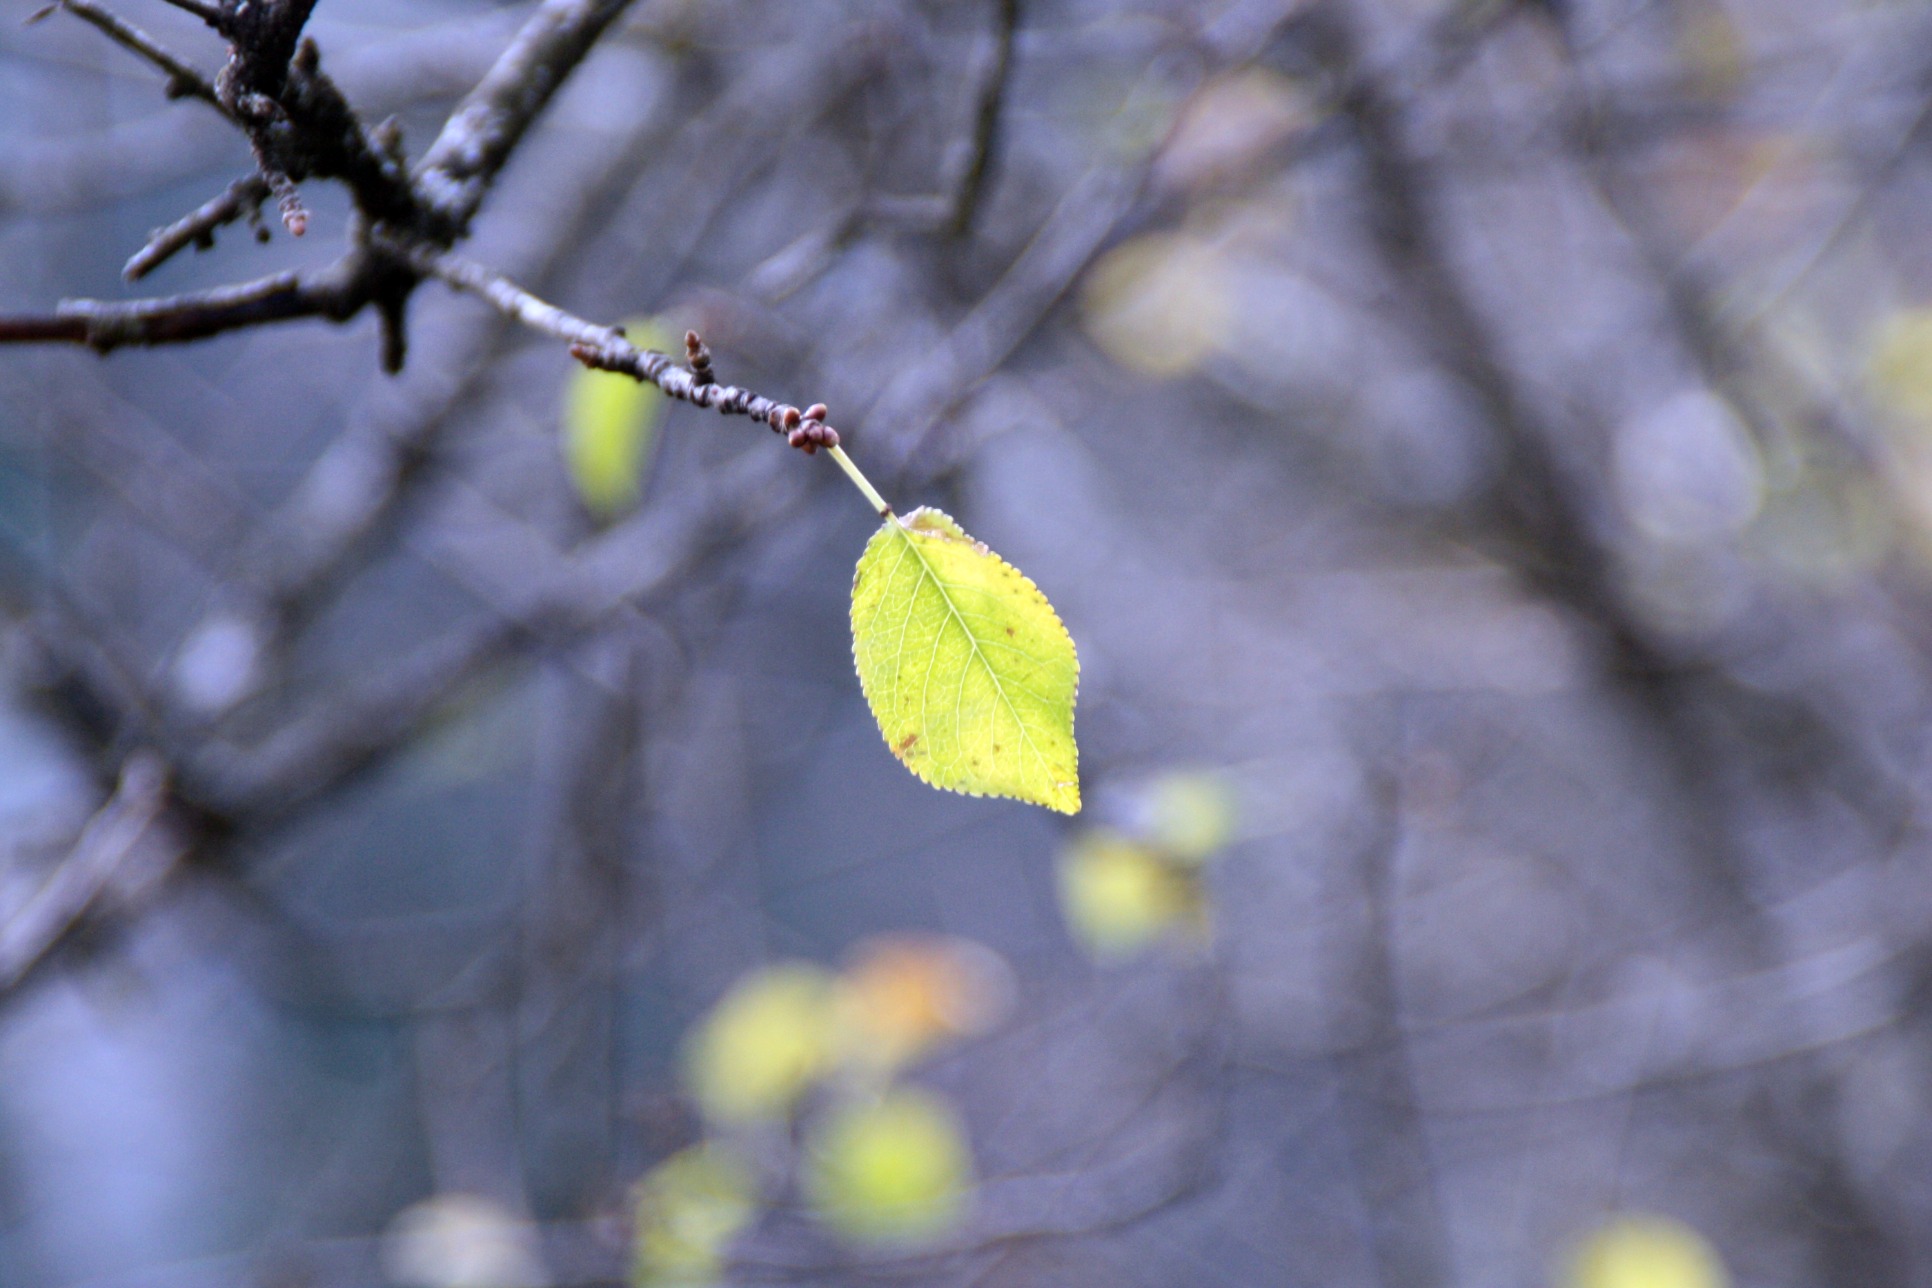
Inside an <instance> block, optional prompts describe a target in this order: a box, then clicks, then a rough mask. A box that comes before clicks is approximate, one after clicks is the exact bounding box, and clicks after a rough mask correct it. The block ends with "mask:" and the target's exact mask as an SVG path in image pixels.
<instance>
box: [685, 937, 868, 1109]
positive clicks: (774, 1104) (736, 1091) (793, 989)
mask: <svg viewBox="0 0 1932 1288" xmlns="http://www.w3.org/2000/svg"><path fill="white" fill-rule="evenodd" d="M834 1019H835V1011H834V991H833V984H832V978H831V976H830V975H828V974H827V973H826V972H825V971H822V970H820V969H818V968H817V967H815V966H810V965H807V964H805V963H802V962H787V963H784V964H781V965H777V966H768V967H766V968H764V969H762V970H759V971H754V972H753V973H752V974H750V975H748V976H746V977H745V978H744V979H743V980H740V981H739V982H738V984H737V985H736V986H735V987H734V988H733V989H732V990H731V992H730V993H728V994H726V996H725V998H724V1000H723V1001H721V1002H719V1003H718V1005H717V1007H716V1009H714V1010H713V1011H712V1012H711V1014H710V1015H709V1016H707V1017H706V1018H705V1021H704V1023H703V1024H702V1025H701V1026H700V1027H699V1028H698V1029H697V1031H696V1032H695V1033H693V1034H692V1035H691V1037H690V1038H689V1039H688V1040H687V1044H686V1047H685V1060H684V1070H685V1081H686V1083H687V1085H688V1086H689V1087H690V1089H691V1093H692V1095H693V1096H695V1097H696V1098H697V1102H698V1104H699V1105H700V1106H701V1107H702V1108H703V1110H704V1112H705V1115H706V1117H708V1118H711V1119H713V1120H714V1121H716V1122H719V1123H727V1124H729V1123H746V1122H755V1121H757V1120H760V1119H766V1118H775V1117H779V1116H781V1115H783V1114H785V1113H786V1112H788V1111H789V1110H790V1109H791V1107H792V1104H793V1102H794V1101H796V1100H797V1099H798V1097H799V1095H800V1094H801V1093H802V1092H804V1090H805V1089H806V1088H807V1087H808V1086H810V1085H811V1084H812V1083H813V1082H814V1081H815V1080H816V1079H817V1078H818V1077H819V1076H820V1075H821V1074H823V1073H824V1072H825V1070H826V1068H827V1067H828V1064H829V1062H830V1060H831V1058H832V1055H833V1051H834V1039H833V1024H834Z"/></svg>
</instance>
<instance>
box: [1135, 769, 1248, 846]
mask: <svg viewBox="0 0 1932 1288" xmlns="http://www.w3.org/2000/svg"><path fill="white" fill-rule="evenodd" d="M1147 814H1148V818H1147V836H1148V839H1149V840H1151V841H1152V842H1153V843H1154V844H1155V845H1156V846H1158V847H1159V848H1160V849H1161V850H1162V851H1164V852H1165V853H1167V854H1168V855H1171V856H1172V857H1174V858H1176V859H1179V860H1180V861H1182V862H1184V863H1199V862H1201V861H1202V860H1203V859H1205V858H1207V857H1208V856H1209V855H1210V854H1213V853H1214V852H1215V851H1216V850H1218V849H1220V848H1222V847H1223V846H1225V845H1226V844H1227V843H1228V840H1229V838H1230V837H1231V836H1232V835H1233V833H1234V793H1233V792H1232V791H1231V790H1230V789H1229V788H1228V785H1227V783H1226V782H1224V781H1223V780H1222V779H1220V778H1217V777H1215V776H1214V775H1213V774H1169V775H1167V776H1166V777H1165V778H1162V779H1160V780H1158V781H1157V782H1155V783H1154V785H1153V786H1152V788H1150V789H1149V791H1148V794H1147Z"/></svg>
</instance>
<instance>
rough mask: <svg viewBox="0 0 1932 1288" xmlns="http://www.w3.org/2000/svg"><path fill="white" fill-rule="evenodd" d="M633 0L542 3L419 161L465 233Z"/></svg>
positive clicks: (437, 204) (431, 196)
mask: <svg viewBox="0 0 1932 1288" xmlns="http://www.w3.org/2000/svg"><path fill="white" fill-rule="evenodd" d="M629 4H630V0H544V2H543V4H542V5H540V6H539V7H538V9H537V12H536V13H535V14H534V15H532V17H531V19H530V21H529V22H527V23H525V24H524V25H523V29H522V30H521V31H519V32H518V33H517V36H516V39H515V40H513V41H512V42H510V47H509V48H508V49H506V50H504V51H503V55H502V57H500V58H498V59H497V61H496V65H495V66H494V67H492V68H490V71H489V74H488V75H486V76H484V78H483V79H482V80H481V81H480V82H479V83H478V84H477V86H476V88H475V89H473V90H471V91H470V93H469V95H468V96H467V97H465V98H464V99H463V101H462V102H461V103H460V104H458V105H457V108H456V110H455V111H454V112H453V113H451V114H450V118H449V120H448V121H447V122H446V123H445V124H444V126H443V131H442V133H441V134H439V135H438V136H437V138H436V141H435V142H434V143H433V144H431V145H430V148H429V151H428V152H426V153H425V154H424V155H423V158H422V160H421V161H420V162H418V163H417V166H416V171H415V175H414V179H415V185H416V190H417V192H418V193H419V194H421V196H422V199H423V200H424V202H425V203H426V204H427V205H429V206H430V208H431V209H432V210H434V211H435V213H436V214H437V216H438V217H439V218H440V219H441V220H442V221H443V223H444V224H445V226H446V227H445V231H446V232H447V233H448V234H449V236H450V237H451V239H452V240H453V239H454V237H456V236H460V235H461V233H462V232H463V231H464V230H465V229H467V227H468V226H469V221H470V218H471V217H472V216H473V215H475V214H476V208H477V206H478V205H480V204H481V203H482V201H483V194H484V193H485V192H486V191H487V190H488V189H489V186H490V183H491V181H492V180H493V179H495V178H496V174H497V171H499V170H501V169H502V168H503V163H504V162H506V161H508V160H509V159H510V153H511V151H512V150H513V149H514V148H515V147H516V145H517V142H518V140H520V139H521V138H522V137H523V132H524V131H525V130H526V129H528V128H529V127H530V123H531V122H532V121H534V120H535V119H536V117H537V114H538V113H539V112H541V111H543V109H544V106H545V105H546V104H547V103H549V101H550V96H551V95H552V94H554V93H556V91H557V88H558V86H560V85H562V84H563V82H564V80H565V78H567V77H568V76H569V75H570V72H571V70H572V69H573V68H575V67H576V65H577V64H578V63H579V62H581V61H582V60H583V57H584V55H585V54H587V53H589V52H590V48H591V46H592V44H594V43H595V42H596V40H597V37H598V36H600V35H601V34H603V31H604V28H606V27H608V26H609V25H610V24H611V22H612V20H613V19H615V18H616V17H617V15H618V14H620V13H622V12H623V11H624V9H625V8H626V7H627V6H628V5H629Z"/></svg>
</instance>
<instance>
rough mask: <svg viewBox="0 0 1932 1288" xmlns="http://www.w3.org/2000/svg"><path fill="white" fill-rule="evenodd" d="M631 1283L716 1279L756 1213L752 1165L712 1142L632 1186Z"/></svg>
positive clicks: (661, 1287) (639, 1286)
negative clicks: (735, 1241)
mask: <svg viewBox="0 0 1932 1288" xmlns="http://www.w3.org/2000/svg"><path fill="white" fill-rule="evenodd" d="M635 1196H636V1208H635V1222H636V1225H635V1228H636V1234H635V1236H634V1237H635V1249H634V1260H633V1262H632V1267H631V1283H632V1284H633V1285H634V1288H673V1286H674V1285H675V1286H676V1288H703V1286H704V1285H709V1284H714V1283H717V1282H718V1280H719V1279H720V1278H721V1277H722V1273H721V1272H722V1270H723V1268H724V1253H725V1249H726V1247H727V1246H728V1245H729V1244H730V1243H731V1241H732V1240H733V1239H734V1238H736V1237H737V1236H738V1234H739V1232H740V1231H742V1230H743V1229H744V1228H745V1227H746V1226H748V1225H750V1224H751V1221H752V1218H753V1217H754V1216H756V1215H757V1212H758V1182H757V1178H756V1177H755V1176H753V1175H752V1171H751V1168H750V1167H749V1166H748V1165H746V1163H745V1162H744V1161H743V1160H742V1159H740V1158H738V1157H737V1155H735V1154H733V1153H732V1152H731V1151H730V1150H729V1149H727V1148H725V1147H724V1146H722V1145H718V1144H703V1145H693V1146H691V1147H690V1148H689V1149H683V1150H679V1151H678V1152H677V1153H675V1154H673V1155H671V1156H670V1157H669V1158H667V1159H665V1160H664V1161H663V1162H661V1163H659V1164H658V1165H657V1166H656V1167H654V1168H652V1169H651V1170H650V1171H649V1172H648V1173H647V1174H646V1175H645V1176H644V1179H643V1180H641V1181H639V1182H638V1184H637V1188H636V1191H635Z"/></svg>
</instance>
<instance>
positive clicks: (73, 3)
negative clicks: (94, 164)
mask: <svg viewBox="0 0 1932 1288" xmlns="http://www.w3.org/2000/svg"><path fill="white" fill-rule="evenodd" d="M55 7H56V8H59V9H61V10H63V11H65V12H67V13H71V14H73V15H74V16H75V17H76V18H79V19H80V20H81V21H83V22H86V23H89V24H91V25H93V26H95V27H97V28H99V29H100V30H101V32H102V33H104V34H105V35H106V36H107V38H108V39H109V40H112V41H113V42H114V43H115V44H117V45H119V46H121V47H122V48H123V49H126V50H130V51H131V52H133V53H134V54H136V55H138V56H139V57H141V58H145V59H147V60H148V61H149V62H150V63H153V64H154V65H155V66H156V67H159V68H160V69H161V70H162V71H164V72H166V73H167V74H168V85H167V95H168V97H169V98H198V99H200V100H201V101H202V102H204V103H206V104H208V106H210V107H212V108H214V109H215V110H216V111H217V112H220V113H221V114H222V115H224V116H226V115H228V109H227V107H225V106H224V105H223V104H222V101H221V97H220V95H218V94H216V93H215V86H214V83H213V82H212V81H210V80H209V79H208V78H207V77H206V76H204V75H203V74H202V73H201V72H199V71H197V70H196V69H195V68H193V67H192V66H190V65H189V64H187V63H185V62H183V61H182V60H181V59H179V58H177V57H175V55H173V54H171V53H169V52H168V51H167V49H166V48H164V47H163V46H162V45H161V43H160V42H159V41H157V40H155V38H154V37H152V36H150V35H148V33H147V32H145V31H142V30H141V29H140V28H139V27H137V26H135V25H134V24H133V23H131V22H128V21H127V20H126V19H124V18H120V17H117V16H116V15H114V14H112V13H109V12H108V11H107V10H106V9H103V8H101V7H100V6H99V5H97V4H95V3H93V0H57V3H56V6H55ZM43 12H46V11H44V10H43Z"/></svg>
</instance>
